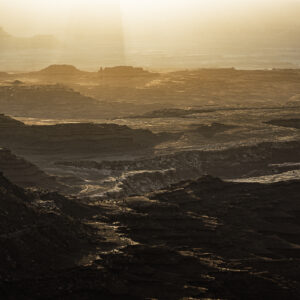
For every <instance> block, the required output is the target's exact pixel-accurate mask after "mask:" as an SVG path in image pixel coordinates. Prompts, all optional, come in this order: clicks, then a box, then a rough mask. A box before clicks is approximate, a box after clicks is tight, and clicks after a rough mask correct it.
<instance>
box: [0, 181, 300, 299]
mask: <svg viewBox="0 0 300 300" xmlns="http://www.w3.org/2000/svg"><path fill="white" fill-rule="evenodd" d="M0 179H1V180H0V186H1V189H0V193H1V194H0V199H1V201H0V207H1V214H2V218H1V236H0V238H1V239H2V240H3V241H2V243H1V244H2V245H5V247H1V254H2V258H3V259H2V263H1V269H0V270H1V278H2V280H1V284H0V293H1V295H2V297H4V298H5V299H35V298H39V299H42V298H43V299H53V298H56V299H99V298H100V299H108V298H109V299H146V298H151V299H187V298H190V299H204V298H209V299H297V298H298V297H299V295H300V285H299V270H298V268H297V265H298V263H299V242H300V241H299V233H300V224H299V221H298V220H299V211H300V207H299V201H298V194H299V182H298V181H294V182H286V183H278V184H272V185H262V184H245V183H244V184H241V183H226V182H223V181H221V180H219V179H216V178H212V177H204V178H201V179H199V180H195V181H187V182H182V183H180V184H177V185H174V186H172V187H170V188H168V189H166V190H163V191H159V192H155V193H151V194H146V195H144V196H140V197H130V198H125V199H123V200H121V201H118V202H115V203H112V202H110V201H108V202H103V203H100V204H99V205H98V206H97V207H95V206H90V205H83V204H80V203H78V202H77V200H76V199H73V200H72V201H71V200H70V199H67V198H64V197H61V196H59V195H58V194H47V193H39V194H38V193H36V194H30V193H29V192H26V191H24V190H23V189H21V188H18V187H16V186H15V185H12V184H11V183H10V182H8V181H7V180H6V179H5V178H4V177H2V176H1V177H0ZM39 199H40V200H39ZM12 212H13V214H12ZM78 212H80V214H78ZM16 214H20V217H18V218H16V217H15V216H16ZM12 216H14V217H12ZM80 220H82V221H80ZM83 220H85V221H84V222H83ZM33 243H34V245H35V246H34V247H32V245H33ZM17 245H22V253H20V252H19V251H17V249H18V248H19V247H18V248H16V246H17ZM109 249H111V250H109ZM117 249H118V250H117ZM93 253H94V254H93ZM80 257H81V259H80ZM84 257H86V258H84ZM101 297H102V298H101Z"/></svg>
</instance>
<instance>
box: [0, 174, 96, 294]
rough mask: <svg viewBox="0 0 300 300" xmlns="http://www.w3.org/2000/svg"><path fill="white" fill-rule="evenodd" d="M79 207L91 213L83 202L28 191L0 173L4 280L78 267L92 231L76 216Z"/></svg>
mask: <svg viewBox="0 0 300 300" xmlns="http://www.w3.org/2000/svg"><path fill="white" fill-rule="evenodd" d="M76 210H77V211H81V212H86V213H88V210H87V209H85V207H84V206H83V205H80V204H76V202H70V201H69V200H68V199H67V198H64V197H62V196H60V195H58V194H55V193H52V194H51V193H50V194H49V193H46V192H35V193H33V192H29V191H26V190H24V189H22V188H20V187H18V186H16V185H14V184H12V183H11V182H10V181H8V180H7V179H6V178H5V177H4V176H3V175H2V174H0V215H1V218H0V243H1V247H0V254H1V257H2V259H1V264H0V278H1V282H2V283H3V282H5V281H14V280H20V279H21V278H23V279H24V278H28V277H29V278H30V277H32V276H40V275H45V274H50V273H51V272H53V270H58V269H64V268H68V267H70V266H74V265H75V263H76V260H77V259H78V258H79V257H80V256H81V255H82V253H83V252H85V251H87V250H88V248H87V246H88V240H89V237H90V235H91V233H92V231H91V230H89V229H88V228H87V227H85V226H84V225H83V224H82V223H80V222H79V221H78V220H76V219H75V217H77V216H76V213H74V211H76ZM77 215H78V214H77ZM38 274H39V275H38ZM0 286H1V284H0ZM1 292H2V290H1V287H0V294H1Z"/></svg>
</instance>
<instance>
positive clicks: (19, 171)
mask: <svg viewBox="0 0 300 300" xmlns="http://www.w3.org/2000/svg"><path fill="white" fill-rule="evenodd" d="M0 171H1V172H2V173H3V174H4V175H5V177H6V178H8V179H9V180H11V181H12V182H13V183H15V184H17V185H19V186H22V187H39V188H44V189H51V190H65V191H66V190H68V188H67V186H64V185H63V184H61V183H59V182H58V181H57V178H55V177H53V176H49V175H47V174H46V173H45V172H43V171H42V170H40V169H39V168H38V167H37V166H36V165H34V164H32V163H30V162H29V161H27V160H25V159H23V158H21V157H18V156H16V155H14V154H13V153H12V152H11V151H10V150H8V149H3V148H0Z"/></svg>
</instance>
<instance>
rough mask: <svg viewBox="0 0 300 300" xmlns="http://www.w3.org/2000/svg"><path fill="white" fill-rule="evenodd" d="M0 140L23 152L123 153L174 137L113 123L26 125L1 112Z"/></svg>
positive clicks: (16, 150) (148, 146) (70, 153)
mask: <svg viewBox="0 0 300 300" xmlns="http://www.w3.org/2000/svg"><path fill="white" fill-rule="evenodd" d="M0 128H1V131H0V144H1V145H2V146H4V147H7V148H10V149H12V150H13V151H15V152H17V153H20V154H24V153H30V154H31V155H33V154H41V155H45V154H47V153H53V154H56V155H58V154H61V153H67V154H68V155H70V156H72V155H75V154H80V155H84V154H92V153H93V154H95V153H98V154H99V153H101V152H102V153H103V152H106V153H115V152H120V153H125V152H126V151H138V150H141V149H147V148H152V147H153V146H154V145H156V144H159V143H161V142H163V141H165V140H168V139H171V138H173V136H172V135H168V134H163V133H162V134H154V133H152V132H151V131H150V130H143V129H131V128H129V127H127V126H121V125H116V124H94V123H69V124H58V125H52V126H42V125H32V126H26V125H24V124H23V123H21V122H18V121H15V120H13V119H11V118H9V117H6V116H5V115H0Z"/></svg>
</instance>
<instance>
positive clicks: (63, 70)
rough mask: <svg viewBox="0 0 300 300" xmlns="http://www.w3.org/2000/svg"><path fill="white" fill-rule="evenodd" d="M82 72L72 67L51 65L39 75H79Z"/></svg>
mask: <svg viewBox="0 0 300 300" xmlns="http://www.w3.org/2000/svg"><path fill="white" fill-rule="evenodd" d="M81 72H82V71H80V70H78V69H77V68H76V67H74V66H72V65H50V66H49V67H47V68H45V69H42V70H41V71H39V72H38V73H40V74H45V75H77V74H80V73H81Z"/></svg>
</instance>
